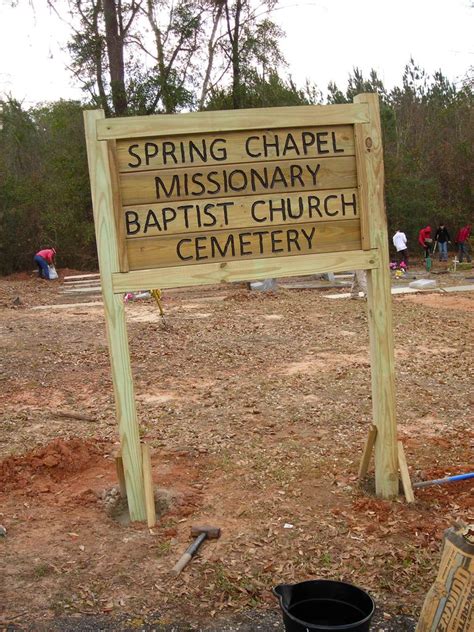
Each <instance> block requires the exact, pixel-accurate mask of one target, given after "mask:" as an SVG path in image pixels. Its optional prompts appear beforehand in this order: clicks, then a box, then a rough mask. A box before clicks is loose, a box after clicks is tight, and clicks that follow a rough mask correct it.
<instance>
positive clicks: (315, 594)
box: [273, 579, 375, 632]
mask: <svg viewBox="0 0 474 632" xmlns="http://www.w3.org/2000/svg"><path fill="white" fill-rule="evenodd" d="M273 593H274V594H275V595H276V596H277V597H278V599H279V600H280V606H281V609H282V612H283V622H284V624H285V630H286V632H311V631H312V630H320V631H322V630H324V631H325V632H331V631H333V630H351V631H352V632H368V631H369V629H370V621H371V619H372V617H373V615H374V612H375V603H374V600H373V599H372V597H371V596H370V595H369V594H368V593H366V592H365V591H364V590H362V589H361V588H357V586H353V585H352V584H346V583H344V582H336V581H330V580H326V579H315V580H312V581H307V582H301V583H300V584H292V585H291V584H281V585H280V586H276V587H275V588H274V589H273Z"/></svg>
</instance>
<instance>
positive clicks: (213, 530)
mask: <svg viewBox="0 0 474 632" xmlns="http://www.w3.org/2000/svg"><path fill="white" fill-rule="evenodd" d="M191 535H192V536H193V537H195V538H196V539H195V540H194V542H193V543H192V544H191V545H190V546H188V548H187V549H186V551H185V552H184V553H183V555H182V556H181V558H180V559H179V561H178V562H177V563H176V564H175V565H174V567H173V568H172V570H171V573H172V574H173V575H174V576H175V577H177V576H178V575H179V574H180V573H181V571H182V570H183V568H184V567H185V566H186V564H187V563H188V562H189V561H191V559H192V557H193V556H194V555H195V554H196V553H197V550H198V549H199V547H200V546H201V544H202V543H203V542H204V540H206V539H208V540H216V539H217V538H219V537H220V535H221V530H220V528H219V527H210V526H209V525H203V526H194V527H191ZM196 536H197V537H196Z"/></svg>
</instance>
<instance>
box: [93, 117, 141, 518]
mask: <svg viewBox="0 0 474 632" xmlns="http://www.w3.org/2000/svg"><path fill="white" fill-rule="evenodd" d="M103 117H104V113H103V111H101V110H87V111H85V112H84V124H85V133H86V145H87V156H88V162H89V177H90V182H91V193H92V204H93V210H94V224H95V232H96V241H97V251H98V258H99V268H100V274H101V285H102V296H103V301H104V309H105V319H106V324H107V338H108V343H109V352H110V362H111V368H112V381H113V385H114V393H115V404H116V412H117V420H118V427H119V434H120V442H121V453H122V458H123V464H124V473H125V485H126V488H127V501H128V506H129V511H130V518H131V520H145V518H146V510H145V495H144V490H143V471H142V453H141V447H140V437H139V431H138V422H137V415H136V408H135V395H134V389H133V380H132V371H131V367H130V355H129V349H128V337H127V329H126V323H125V311H124V305H123V300H122V297H121V296H118V295H116V294H114V292H113V288H112V275H113V274H114V273H117V272H118V271H119V255H118V247H117V230H116V225H115V220H114V214H113V192H112V186H111V182H110V175H109V173H110V170H109V157H108V151H107V144H106V143H103V142H98V141H97V140H96V137H97V133H96V122H97V121H98V120H100V119H102V118H103Z"/></svg>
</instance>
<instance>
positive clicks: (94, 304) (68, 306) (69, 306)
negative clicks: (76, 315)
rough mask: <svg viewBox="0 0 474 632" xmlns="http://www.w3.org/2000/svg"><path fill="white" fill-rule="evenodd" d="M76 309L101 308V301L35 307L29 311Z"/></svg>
mask: <svg viewBox="0 0 474 632" xmlns="http://www.w3.org/2000/svg"><path fill="white" fill-rule="evenodd" d="M78 307H103V303H102V301H91V302H89V303H59V304H58V305H36V306H35V307H30V309H36V310H41V309H48V310H52V309H77V308H78Z"/></svg>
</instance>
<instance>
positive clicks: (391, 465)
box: [354, 94, 398, 498]
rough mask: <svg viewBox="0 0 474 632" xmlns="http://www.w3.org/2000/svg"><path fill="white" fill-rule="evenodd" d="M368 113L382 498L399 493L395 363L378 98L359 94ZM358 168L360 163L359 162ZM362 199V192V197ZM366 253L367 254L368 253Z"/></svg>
mask: <svg viewBox="0 0 474 632" xmlns="http://www.w3.org/2000/svg"><path fill="white" fill-rule="evenodd" d="M354 101H355V102H357V103H365V104H366V105H367V107H368V108H369V114H370V123H364V124H363V125H362V126H361V130H360V132H361V133H362V135H363V137H362V140H363V143H362V142H361V146H362V145H363V146H364V147H365V150H364V152H363V155H361V157H360V161H364V162H365V173H366V182H367V200H368V213H369V226H368V230H369V234H370V244H371V245H372V247H373V248H376V249H377V250H378V252H379V254H380V267H378V268H375V269H372V270H370V271H369V273H368V275H367V286H368V287H367V289H368V292H367V296H368V321H369V338H370V357H371V369H372V371H371V373H372V411H373V418H374V424H375V425H376V426H377V438H376V441H375V487H376V493H377V495H378V496H381V497H382V498H391V497H394V496H396V495H397V494H398V458H397V423H396V414H395V363H394V353H393V334H392V332H393V322H392V299H391V282H390V273H389V256H388V236H387V220H386V215H385V204H384V172H383V152H382V131H381V127H380V112H379V104H378V97H377V95H375V94H360V95H358V96H356V97H355V99H354ZM359 164H360V162H359ZM361 195H362V193H361ZM369 252H370V251H369Z"/></svg>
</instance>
